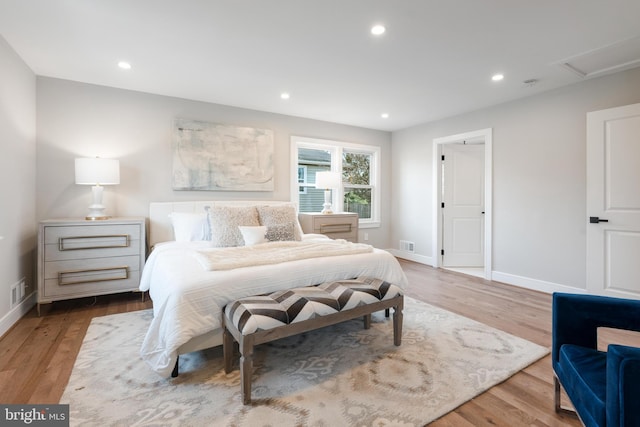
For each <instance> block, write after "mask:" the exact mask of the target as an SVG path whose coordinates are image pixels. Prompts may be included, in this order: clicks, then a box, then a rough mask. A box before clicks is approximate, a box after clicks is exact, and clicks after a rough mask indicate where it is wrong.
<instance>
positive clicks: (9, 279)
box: [0, 36, 37, 336]
mask: <svg viewBox="0 0 640 427" xmlns="http://www.w3.org/2000/svg"><path fill="white" fill-rule="evenodd" d="M35 135H36V78H35V75H34V74H33V72H32V71H31V70H30V69H29V67H27V66H26V65H25V63H24V62H23V61H22V59H21V58H20V57H19V56H18V55H17V54H16V53H15V52H14V50H13V49H12V48H11V46H9V45H8V44H7V42H6V41H5V40H4V38H2V37H1V36H0V182H1V183H2V185H1V186H0V236H2V237H3V239H2V240H0V336H1V335H2V334H4V333H5V332H6V331H7V329H8V328H9V327H10V326H11V325H12V324H13V323H14V322H15V321H16V320H18V319H19V318H20V317H21V316H22V314H24V312H25V311H26V310H28V309H29V308H31V305H32V304H33V299H32V298H31V299H27V300H25V304H20V305H18V306H17V307H15V308H14V309H13V310H11V309H10V299H9V296H10V289H11V285H13V284H15V283H17V282H18V281H19V280H20V279H22V278H25V279H26V284H27V286H28V288H27V290H26V292H25V295H27V296H28V295H29V294H30V293H31V292H32V291H33V290H34V288H35V286H34V278H35V260H36V256H35V253H36V241H37V238H36V235H37V227H36V208H35V192H36V182H35V174H36V171H35V165H36V136H35ZM29 301H30V302H31V304H28V302H29Z"/></svg>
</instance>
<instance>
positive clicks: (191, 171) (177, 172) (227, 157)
mask: <svg viewBox="0 0 640 427" xmlns="http://www.w3.org/2000/svg"><path fill="white" fill-rule="evenodd" d="M172 144H173V153H172V154H173V160H172V162H173V175H172V184H173V189H174V190H203V191H273V189H274V183H273V131H272V130H270V129H258V128H251V127H240V126H230V125H224V124H218V123H208V122H202V121H196V120H187V119H176V120H175V122H174V127H173V141H172Z"/></svg>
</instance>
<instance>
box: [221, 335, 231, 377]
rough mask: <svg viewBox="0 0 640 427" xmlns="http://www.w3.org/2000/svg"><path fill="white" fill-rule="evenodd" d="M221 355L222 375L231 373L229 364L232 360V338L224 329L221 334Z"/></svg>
mask: <svg viewBox="0 0 640 427" xmlns="http://www.w3.org/2000/svg"><path fill="white" fill-rule="evenodd" d="M222 355H223V360H224V373H225V374H228V373H229V372H231V364H232V359H233V336H232V335H231V332H229V330H228V329H227V328H226V327H225V328H224V330H223V332H222Z"/></svg>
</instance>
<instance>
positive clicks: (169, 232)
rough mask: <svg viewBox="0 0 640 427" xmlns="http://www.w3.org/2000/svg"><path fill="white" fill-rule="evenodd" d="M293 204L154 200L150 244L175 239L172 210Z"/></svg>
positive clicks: (281, 202)
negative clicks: (171, 216)
mask: <svg viewBox="0 0 640 427" xmlns="http://www.w3.org/2000/svg"><path fill="white" fill-rule="evenodd" d="M277 205H293V206H295V204H294V203H293V202H285V201H277V200H259V201H256V200H225V201H220V200H217V201H193V202H152V203H150V204H149V245H150V247H153V246H154V245H155V244H156V243H160V242H166V241H169V240H173V227H172V226H171V218H170V217H169V215H170V214H171V213H172V212H192V213H197V212H204V208H205V206H277Z"/></svg>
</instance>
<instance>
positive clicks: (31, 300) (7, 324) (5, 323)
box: [0, 292, 36, 337]
mask: <svg viewBox="0 0 640 427" xmlns="http://www.w3.org/2000/svg"><path fill="white" fill-rule="evenodd" d="M34 305H36V293H35V292H31V294H29V295H27V297H26V298H25V299H23V300H22V302H21V303H20V304H18V305H17V306H15V307H14V308H13V309H12V310H11V311H9V312H8V313H7V314H6V315H5V316H4V317H3V318H2V319H0V337H2V336H3V335H4V334H6V333H7V331H8V330H9V329H11V327H12V326H13V325H15V323H16V322H17V321H18V320H20V318H22V316H24V315H25V314H27V313H28V312H29V310H31V308H32V307H33V306H34Z"/></svg>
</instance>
